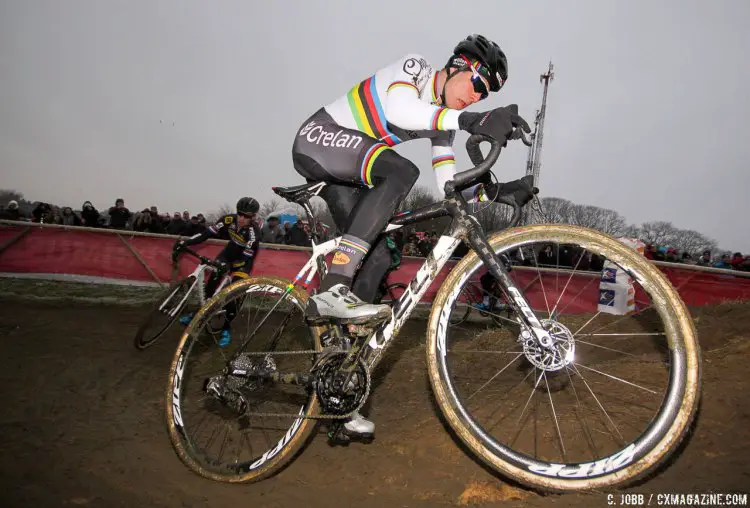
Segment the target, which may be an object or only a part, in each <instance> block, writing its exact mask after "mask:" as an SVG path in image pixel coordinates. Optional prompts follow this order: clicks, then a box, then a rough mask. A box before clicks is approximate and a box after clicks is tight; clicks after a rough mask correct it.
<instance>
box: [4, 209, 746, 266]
mask: <svg viewBox="0 0 750 508" xmlns="http://www.w3.org/2000/svg"><path fill="white" fill-rule="evenodd" d="M0 219H6V220H20V221H30V222H37V223H47V224H60V225H65V226H86V227H93V228H109V229H118V230H132V231H141V232H149V233H157V234H168V235H181V236H193V235H195V234H198V233H201V232H203V231H204V230H205V229H206V217H205V216H204V215H203V214H202V213H199V214H196V215H191V214H190V212H188V211H187V210H185V211H183V212H182V213H180V212H174V213H173V214H172V215H171V216H170V214H169V213H160V212H159V210H158V208H157V207H156V206H152V207H150V208H144V209H143V210H141V211H138V212H135V213H133V212H131V211H130V210H129V209H128V208H127V207H126V206H125V201H124V200H123V199H121V198H118V199H117V200H115V204H114V206H112V207H110V208H109V209H108V210H107V211H106V212H104V213H102V212H100V211H98V210H97V209H96V208H95V207H94V205H93V204H92V203H91V201H85V202H84V203H83V205H81V209H80V210H78V211H74V210H73V209H72V208H71V207H69V206H64V207H59V206H54V205H50V204H48V203H36V205H35V206H34V208H33V210H32V211H31V212H30V213H29V214H25V213H24V212H23V211H22V210H21V208H20V207H19V204H18V202H17V201H15V200H11V201H9V202H8V203H7V205H3V204H0ZM260 221H261V222H260V223H259V226H262V227H261V239H260V240H261V242H264V243H271V244H283V245H297V246H301V247H307V246H309V245H310V228H309V225H308V224H307V221H303V220H296V221H295V222H294V223H292V222H284V223H283V224H282V223H281V221H280V219H279V217H278V216H275V215H269V216H268V217H267V218H266V219H265V220H264V219H260ZM318 231H319V233H320V234H321V237H322V238H321V240H322V241H325V240H328V239H330V238H331V237H333V236H334V235H335V234H336V232H335V231H333V230H331V229H330V228H329V227H328V226H327V225H325V224H322V223H321V222H320V221H318ZM390 236H391V239H392V240H393V243H394V244H395V245H396V248H397V249H398V251H399V252H400V253H401V255H403V256H416V257H427V256H428V255H429V253H430V252H431V251H432V249H433V248H434V246H435V244H436V243H437V241H438V238H439V237H438V234H437V232H436V231H434V230H433V231H430V232H429V233H427V232H417V231H410V232H404V231H402V230H398V231H396V232H393V233H390ZM466 252H468V249H467V248H466V246H465V245H464V244H463V243H462V244H461V245H460V246H459V248H458V249H457V250H456V252H455V253H454V257H462V256H463V255H464V254H466ZM581 254H582V253H580V252H576V251H575V249H574V248H572V247H567V246H562V247H561V248H560V249H555V248H554V246H552V245H549V246H545V247H544V248H542V249H541V250H540V251H538V252H533V253H532V252H528V253H527V256H523V255H522V254H521V255H517V259H514V260H513V262H515V263H518V264H529V263H531V260H533V259H536V262H537V263H538V264H539V265H547V266H559V267H576V266H577V267H578V269H581V270H601V266H602V264H603V261H602V260H601V259H599V257H598V256H596V255H592V254H590V253H586V256H585V257H584V258H583V259H581ZM644 255H645V256H646V257H647V258H648V259H652V260H654V261H665V262H669V263H682V264H687V265H698V266H710V267H713V268H724V269H731V270H741V271H750V255H745V256H743V255H742V253H740V252H735V253H734V254H733V255H730V254H726V253H724V254H720V255H718V256H712V254H711V251H710V250H706V251H704V252H703V253H702V254H701V255H700V257H698V256H693V254H691V253H689V252H682V253H679V252H678V251H677V250H676V249H674V248H671V247H659V246H655V245H651V244H649V245H647V246H646V249H645V253H644Z"/></svg>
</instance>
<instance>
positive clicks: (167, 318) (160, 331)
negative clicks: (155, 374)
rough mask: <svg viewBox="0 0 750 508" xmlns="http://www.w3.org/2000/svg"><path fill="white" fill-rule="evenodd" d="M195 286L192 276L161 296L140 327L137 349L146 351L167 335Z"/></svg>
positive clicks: (135, 342) (135, 341)
mask: <svg viewBox="0 0 750 508" xmlns="http://www.w3.org/2000/svg"><path fill="white" fill-rule="evenodd" d="M194 284H195V277H193V276H190V277H187V278H185V279H183V280H181V281H177V282H175V283H174V284H172V285H171V286H170V287H169V289H167V290H166V291H165V292H164V293H162V294H161V295H159V298H157V300H156V303H155V304H154V306H153V308H152V309H151V310H150V312H149V314H148V316H146V319H145V320H144V321H143V323H141V326H140V327H138V331H137V332H136V334H135V338H134V340H133V345H134V346H135V348H136V349H141V350H142V349H146V348H147V347H149V346H152V345H154V344H155V343H156V341H157V340H159V338H160V337H161V336H162V335H164V333H166V331H167V330H168V329H169V327H170V326H172V323H174V322H175V320H176V319H177V318H178V317H179V315H180V312H182V310H183V309H184V308H185V306H186V304H187V303H188V297H189V296H190V291H191V289H192V288H193V285H194Z"/></svg>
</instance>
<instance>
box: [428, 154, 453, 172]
mask: <svg viewBox="0 0 750 508" xmlns="http://www.w3.org/2000/svg"><path fill="white" fill-rule="evenodd" d="M455 163H456V158H455V157H454V156H452V155H439V156H437V157H433V158H432V169H437V168H439V167H440V166H445V165H446V164H455Z"/></svg>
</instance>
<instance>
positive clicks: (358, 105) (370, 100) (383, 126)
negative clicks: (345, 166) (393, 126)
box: [346, 76, 409, 146]
mask: <svg viewBox="0 0 750 508" xmlns="http://www.w3.org/2000/svg"><path fill="white" fill-rule="evenodd" d="M394 85H397V86H406V85H409V83H406V82H405V81H403V82H402V81H396V82H394V83H393V84H391V87H392V86H394ZM346 98H347V100H348V101H349V108H350V109H351V112H352V116H354V121H355V122H356V123H357V127H358V129H359V130H360V131H362V132H364V133H365V134H367V135H368V136H370V137H372V138H375V139H378V140H381V141H383V142H384V143H385V144H387V145H388V146H394V145H397V144H399V143H401V140H400V139H399V138H398V137H397V136H396V135H395V134H393V133H392V132H390V131H389V130H388V128H387V125H388V122H387V121H386V118H385V113H384V112H383V107H382V105H381V103H380V98H379V97H378V90H377V88H376V87H375V76H371V77H369V78H367V79H366V80H364V81H363V82H361V83H359V84H358V85H355V86H354V88H352V89H351V90H349V93H348V94H347V95H346Z"/></svg>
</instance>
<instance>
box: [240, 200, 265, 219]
mask: <svg viewBox="0 0 750 508" xmlns="http://www.w3.org/2000/svg"><path fill="white" fill-rule="evenodd" d="M258 210H260V203H258V200H257V199H255V198H250V197H244V198H240V200H239V201H237V213H238V214H240V215H253V214H256V213H258Z"/></svg>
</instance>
